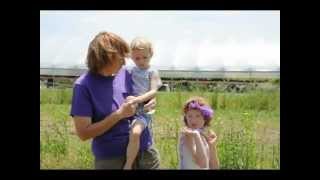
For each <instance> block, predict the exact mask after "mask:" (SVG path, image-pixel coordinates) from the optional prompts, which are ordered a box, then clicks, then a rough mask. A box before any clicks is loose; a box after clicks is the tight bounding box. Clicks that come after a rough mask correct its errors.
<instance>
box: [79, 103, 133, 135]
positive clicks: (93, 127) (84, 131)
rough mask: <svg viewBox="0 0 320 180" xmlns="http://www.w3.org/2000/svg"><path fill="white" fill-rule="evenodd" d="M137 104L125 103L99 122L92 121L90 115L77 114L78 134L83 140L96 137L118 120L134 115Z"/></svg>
mask: <svg viewBox="0 0 320 180" xmlns="http://www.w3.org/2000/svg"><path fill="white" fill-rule="evenodd" d="M135 108H136V104H130V103H124V104H122V105H121V106H120V108H119V109H118V110H117V111H115V112H113V113H112V114H110V115H109V116H107V117H105V118H104V119H103V120H101V121H99V122H97V123H93V124H92V123H91V118H90V117H80V116H75V117H74V118H73V119H74V124H75V128H76V132H77V135H78V136H79V138H80V139H81V140H83V141H85V140H87V139H91V138H94V137H96V136H99V135H101V134H103V133H104V132H106V131H108V130H109V129H111V128H112V127H113V126H114V125H115V124H116V123H117V122H118V121H120V120H121V119H124V118H126V117H130V116H133V115H134V113H135Z"/></svg>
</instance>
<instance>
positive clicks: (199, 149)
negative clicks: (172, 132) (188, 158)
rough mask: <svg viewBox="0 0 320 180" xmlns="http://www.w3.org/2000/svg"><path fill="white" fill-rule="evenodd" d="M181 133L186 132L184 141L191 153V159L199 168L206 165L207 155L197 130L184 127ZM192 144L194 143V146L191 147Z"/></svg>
mask: <svg viewBox="0 0 320 180" xmlns="http://www.w3.org/2000/svg"><path fill="white" fill-rule="evenodd" d="M183 133H184V134H186V136H185V137H184V138H185V143H186V146H187V148H188V149H189V150H190V152H191V154H192V158H193V160H194V161H195V162H196V164H198V165H199V166H200V168H204V167H206V161H207V156H206V153H205V146H204V144H203V142H202V140H201V135H200V133H199V132H197V131H192V130H188V128H185V129H184V130H183ZM193 140H194V141H193ZM194 144H195V145H196V148H193V147H194Z"/></svg>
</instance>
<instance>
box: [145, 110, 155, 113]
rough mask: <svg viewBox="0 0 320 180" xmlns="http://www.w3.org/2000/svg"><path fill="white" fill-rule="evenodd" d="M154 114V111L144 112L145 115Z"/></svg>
mask: <svg viewBox="0 0 320 180" xmlns="http://www.w3.org/2000/svg"><path fill="white" fill-rule="evenodd" d="M155 112H156V110H154V109H153V110H151V111H148V112H146V114H154V113H155Z"/></svg>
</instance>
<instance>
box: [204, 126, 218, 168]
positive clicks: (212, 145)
mask: <svg viewBox="0 0 320 180" xmlns="http://www.w3.org/2000/svg"><path fill="white" fill-rule="evenodd" d="M204 137H205V138H206V141H207V143H208V145H209V156H210V160H209V167H210V169H219V158H218V153H217V146H216V144H217V138H218V137H217V135H216V133H215V132H213V131H209V132H208V134H207V135H205V134H204Z"/></svg>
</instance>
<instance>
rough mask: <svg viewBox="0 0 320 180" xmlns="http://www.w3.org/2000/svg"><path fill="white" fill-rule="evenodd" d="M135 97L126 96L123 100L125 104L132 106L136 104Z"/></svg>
mask: <svg viewBox="0 0 320 180" xmlns="http://www.w3.org/2000/svg"><path fill="white" fill-rule="evenodd" d="M137 100H138V99H137V97H135V96H128V97H127V98H126V100H125V103H129V104H134V103H137Z"/></svg>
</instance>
